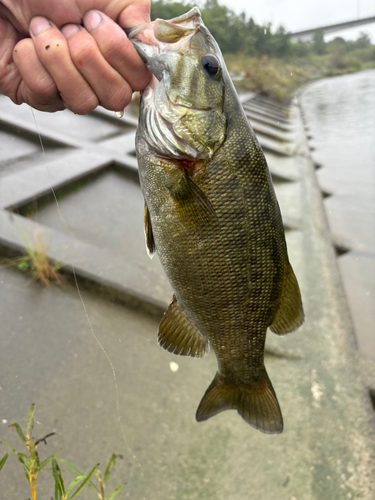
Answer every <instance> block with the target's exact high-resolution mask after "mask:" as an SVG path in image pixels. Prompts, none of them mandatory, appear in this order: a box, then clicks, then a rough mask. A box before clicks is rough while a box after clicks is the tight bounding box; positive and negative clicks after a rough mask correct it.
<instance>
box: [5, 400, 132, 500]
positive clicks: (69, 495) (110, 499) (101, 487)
mask: <svg viewBox="0 0 375 500" xmlns="http://www.w3.org/2000/svg"><path fill="white" fill-rule="evenodd" d="M34 413H35V403H33V404H32V405H31V408H30V411H29V415H28V419H27V424H26V430H25V432H23V431H22V429H21V427H20V426H19V424H17V423H14V424H11V425H10V426H9V427H13V428H14V429H15V430H16V432H17V434H18V436H19V438H20V439H21V441H22V442H23V443H24V444H25V446H26V450H27V453H21V452H17V451H16V450H15V449H14V448H13V447H12V446H11V445H10V444H9V443H8V442H6V441H3V443H4V444H5V445H6V446H7V447H8V448H9V450H10V451H11V452H12V454H13V455H14V456H15V457H17V459H18V460H19V462H20V463H21V464H22V467H23V470H24V473H25V476H26V479H27V481H28V483H29V485H30V491H31V499H32V500H36V498H37V479H38V476H39V474H40V472H41V471H42V470H43V469H45V468H46V466H47V464H51V469H50V470H51V471H52V476H53V480H54V484H55V492H54V500H72V499H73V498H74V497H76V496H77V495H78V493H79V492H80V491H81V490H82V488H84V487H85V486H86V485H88V486H90V487H91V488H92V489H93V490H94V491H95V492H96V494H97V496H98V497H99V499H100V500H114V499H115V498H116V497H117V495H118V494H119V493H120V491H121V490H122V488H123V487H124V485H125V483H122V484H120V486H118V487H117V488H116V489H115V490H113V491H112V493H111V494H110V495H109V496H106V495H105V494H106V487H107V483H108V480H109V477H110V475H111V471H112V468H113V466H114V464H115V461H116V458H122V456H121V455H115V454H112V456H111V458H110V459H109V462H108V465H107V467H106V469H105V472H104V477H102V475H101V472H100V470H99V464H96V465H95V466H94V467H93V468H92V469H91V471H90V472H89V473H88V474H84V473H83V472H81V471H80V470H79V469H78V468H77V467H76V466H75V465H73V464H71V463H70V462H68V460H64V459H61V460H60V461H61V463H62V464H63V465H64V466H65V467H66V468H67V469H69V470H70V471H71V472H73V474H74V477H73V479H72V480H71V481H70V483H69V485H67V486H65V482H64V478H63V474H62V469H61V467H60V465H59V463H58V461H57V458H56V456H57V455H58V453H59V452H56V453H53V454H52V455H50V456H48V457H47V458H46V459H45V460H43V461H40V458H39V454H38V450H37V449H38V445H39V444H40V443H42V442H44V443H45V444H47V438H49V437H51V436H53V435H54V434H55V432H51V433H50V434H47V435H46V436H44V437H43V438H41V439H37V440H35V438H34V437H32V432H33V429H34ZM7 459H8V454H6V455H4V457H3V458H2V459H1V460H0V471H1V470H2V468H3V467H4V465H5V462H6V461H7ZM94 476H95V478H96V480H97V482H98V486H96V485H95V484H94V483H93V482H92V480H91V478H92V477H94Z"/></svg>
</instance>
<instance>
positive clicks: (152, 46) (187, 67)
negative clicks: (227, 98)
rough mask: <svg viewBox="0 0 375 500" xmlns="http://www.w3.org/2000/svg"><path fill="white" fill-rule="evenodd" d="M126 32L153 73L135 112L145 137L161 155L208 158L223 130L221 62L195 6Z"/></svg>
mask: <svg viewBox="0 0 375 500" xmlns="http://www.w3.org/2000/svg"><path fill="white" fill-rule="evenodd" d="M128 37H129V40H130V41H131V42H132V43H133V45H134V46H135V48H136V50H137V52H138V53H139V54H140V56H141V57H142V58H143V60H144V61H145V62H146V65H147V67H148V68H149V70H150V71H151V73H152V74H153V78H152V80H151V83H150V84H149V86H148V87H147V88H146V89H145V90H144V91H143V94H142V103H141V112H140V129H141V133H142V135H143V137H144V139H145V140H146V142H147V143H148V144H149V146H150V147H151V148H152V149H153V150H154V151H155V152H156V153H157V154H158V155H161V156H166V157H169V158H170V157H172V158H175V159H178V160H185V161H186V160H188V161H189V160H190V161H195V160H198V159H210V158H211V157H212V156H213V155H214V153H215V152H216V151H217V149H218V148H219V147H220V146H221V144H222V143H223V141H224V139H225V134H226V118H225V113H224V79H223V73H224V72H225V71H226V68H225V64H224V60H223V57H222V55H221V52H220V49H219V47H218V45H217V43H216V42H215V40H214V39H213V37H212V36H211V34H210V33H209V31H208V30H207V28H206V27H205V25H204V23H203V21H202V18H201V15H200V12H199V9H198V8H196V7H195V8H193V9H192V10H190V11H189V12H188V13H186V14H184V15H182V16H180V17H177V18H174V19H171V20H169V21H165V20H163V19H156V20H155V21H153V22H151V23H148V24H145V25H142V26H138V27H135V28H132V29H131V30H130V31H129V32H128Z"/></svg>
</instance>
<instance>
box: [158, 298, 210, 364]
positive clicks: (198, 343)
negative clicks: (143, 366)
mask: <svg viewBox="0 0 375 500" xmlns="http://www.w3.org/2000/svg"><path fill="white" fill-rule="evenodd" d="M158 342H159V345H160V347H162V348H163V349H165V350H166V351H169V352H171V353H172V354H178V355H180V356H192V357H194V358H203V357H204V356H206V354H208V352H209V350H210V344H209V342H208V340H206V339H205V338H204V337H203V336H202V335H201V334H200V333H199V331H198V330H197V329H196V328H195V326H194V325H193V324H192V323H191V322H190V321H189V319H188V318H187V316H186V315H185V313H184V312H183V310H182V309H181V308H180V306H179V304H178V302H177V299H176V297H175V296H174V295H173V298H172V302H171V304H170V306H169V307H168V309H167V310H166V311H165V313H164V316H163V319H162V320H161V323H160V326H159V331H158Z"/></svg>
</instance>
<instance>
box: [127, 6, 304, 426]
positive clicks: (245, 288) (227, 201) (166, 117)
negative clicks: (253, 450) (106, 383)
mask: <svg viewBox="0 0 375 500" xmlns="http://www.w3.org/2000/svg"><path fill="white" fill-rule="evenodd" d="M153 29H154V38H152V36H151V35H150V33H151V32H152V30H153ZM145 31H147V37H146V36H143V33H144V32H145ZM129 39H130V40H131V41H132V42H133V44H134V46H135V47H136V49H137V50H138V52H139V54H140V55H141V56H142V57H143V58H144V60H145V61H146V64H147V66H148V67H149V69H150V70H151V71H152V72H153V73H154V75H155V77H154V79H153V81H152V83H151V84H150V86H149V88H148V89H146V90H145V92H144V96H143V98H142V99H141V107H140V123H139V127H138V131H137V138H136V146H137V158H138V163H139V175H140V182H141V187H142V191H143V194H144V198H145V234H146V245H147V247H148V250H149V252H150V254H152V253H153V251H154V250H155V249H156V251H157V254H158V256H159V259H160V262H161V264H162V266H163V268H164V270H165V272H166V275H167V277H168V279H169V281H170V283H171V286H172V288H173V290H174V292H175V294H174V296H173V298H172V302H171V305H170V306H169V308H168V309H167V311H166V313H165V315H164V317H163V319H162V322H161V324H160V327H159V332H158V340H159V344H160V345H161V346H162V347H163V348H164V349H166V350H168V351H170V352H172V353H174V354H180V355H189V356H194V357H202V356H204V355H205V354H207V352H208V350H209V347H211V348H212V349H213V351H214V352H215V355H216V358H217V362H218V370H217V373H216V375H215V378H214V380H213V381H212V383H211V385H210V386H209V388H208V389H207V391H206V393H205V395H204V396H203V398H202V401H201V403H200V405H199V407H198V410H197V415H196V418H197V420H198V421H202V420H207V419H208V418H210V417H212V416H214V415H216V414H217V413H219V412H221V411H223V410H228V409H236V410H237V411H238V412H239V413H240V415H241V416H242V417H243V418H244V420H245V421H246V422H248V423H249V424H250V425H252V426H253V427H255V428H257V429H259V430H261V431H263V432H266V433H279V432H281V431H282V429H283V419H282V415H281V411H280V407H279V404H278V401H277V398H276V394H275V391H274V389H273V387H272V384H271V382H270V380H269V378H268V375H267V372H266V369H265V366H264V345H265V338H266V332H267V328H268V327H270V329H271V330H273V331H274V332H275V333H278V334H280V335H283V334H285V333H288V332H289V331H292V330H294V329H296V328H297V327H298V326H299V325H300V324H301V323H302V321H303V308H302V301H301V296H300V292H299V287H298V283H297V280H296V278H295V276H294V273H293V270H292V268H291V266H290V263H289V260H288V255H287V248H286V243H285V235H284V229H283V224H282V219H281V215H280V210H279V206H278V203H277V200H276V196H275V192H274V189H273V186H272V183H271V178H270V174H269V171H268V167H267V164H266V160H265V157H264V154H263V152H262V150H261V148H260V146H259V143H258V141H257V139H256V137H255V135H254V133H253V131H252V129H251V127H250V125H249V122H248V120H247V119H246V116H245V114H244V112H243V110H242V107H241V105H240V103H239V101H238V98H237V94H236V91H235V89H234V87H233V84H232V82H231V80H230V77H229V75H228V72H227V70H226V68H225V64H224V61H223V58H222V56H221V53H220V50H219V48H218V46H217V44H216V42H215V41H214V40H213V38H212V36H211V35H210V33H209V32H208V30H207V28H206V27H205V26H204V24H203V22H202V20H201V17H200V13H199V10H198V9H196V8H194V9H193V10H191V11H190V12H189V13H187V14H185V15H184V16H180V17H179V18H175V19H172V20H170V21H164V20H163V21H160V20H159V21H158V20H156V21H155V22H153V23H149V24H147V25H145V26H141V27H136V28H134V29H133V30H132V31H131V32H130V33H129ZM171 41H172V42H171ZM207 68H208V69H207ZM158 113H160V115H162V116H163V119H162V120H161V119H157V118H156V117H157V114H158ZM150 116H154V117H155V119H152V120H150V118H149V117H150ZM156 123H157V124H158V130H157V131H156V130H152V127H153V126H154V125H155V124H156ZM155 126H156V125H155ZM163 127H164V128H163ZM150 128H151V130H150ZM156 136H157V140H156V139H155V137H156ZM171 141H173V144H174V149H173V154H171V149H170V147H169V144H170V143H171Z"/></svg>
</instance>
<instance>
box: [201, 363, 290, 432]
mask: <svg viewBox="0 0 375 500" xmlns="http://www.w3.org/2000/svg"><path fill="white" fill-rule="evenodd" d="M224 410H237V411H238V413H239V414H240V415H241V417H242V418H243V419H244V420H245V421H246V422H247V423H248V424H250V425H251V426H252V427H255V428H256V429H259V430H260V431H262V432H265V433H266V434H279V433H280V432H282V431H283V417H282V415H281V410H280V406H279V403H278V401H277V398H276V394H275V391H274V389H273V387H272V384H271V381H270V379H269V378H268V375H267V372H266V369H265V368H263V374H262V377H261V379H260V380H258V381H257V382H252V383H250V384H246V385H244V384H241V385H234V384H233V383H227V382H226V381H225V380H222V377H220V375H219V373H216V375H215V378H214V380H213V381H212V383H211V385H210V386H209V388H208V389H207V391H206V393H205V395H204V396H203V398H202V401H201V402H200V404H199V406H198V410H197V413H196V419H197V421H198V422H202V421H203V420H207V419H209V418H211V417H213V416H214V415H216V414H217V413H220V412H222V411H224Z"/></svg>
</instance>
